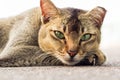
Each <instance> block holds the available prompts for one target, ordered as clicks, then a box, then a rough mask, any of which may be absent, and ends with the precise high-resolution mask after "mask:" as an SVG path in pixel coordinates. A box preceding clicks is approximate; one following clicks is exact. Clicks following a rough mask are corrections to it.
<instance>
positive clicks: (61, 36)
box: [54, 31, 65, 39]
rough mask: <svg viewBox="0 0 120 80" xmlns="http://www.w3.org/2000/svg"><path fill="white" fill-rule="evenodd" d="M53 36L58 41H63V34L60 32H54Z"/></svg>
mask: <svg viewBox="0 0 120 80" xmlns="http://www.w3.org/2000/svg"><path fill="white" fill-rule="evenodd" d="M54 34H55V36H56V37H57V38H59V39H65V36H64V34H63V33H62V32H60V31H54Z"/></svg>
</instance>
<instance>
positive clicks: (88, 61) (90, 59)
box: [76, 55, 98, 66]
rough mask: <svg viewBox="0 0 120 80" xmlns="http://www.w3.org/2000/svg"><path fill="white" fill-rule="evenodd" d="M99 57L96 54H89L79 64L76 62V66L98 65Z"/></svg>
mask: <svg viewBox="0 0 120 80" xmlns="http://www.w3.org/2000/svg"><path fill="white" fill-rule="evenodd" d="M97 60H98V58H97V56H96V55H89V56H86V57H85V58H84V59H82V60H81V61H80V62H79V63H78V64H76V66H80V65H82V66H86V65H87V66H95V65H97V62H98V61H97Z"/></svg>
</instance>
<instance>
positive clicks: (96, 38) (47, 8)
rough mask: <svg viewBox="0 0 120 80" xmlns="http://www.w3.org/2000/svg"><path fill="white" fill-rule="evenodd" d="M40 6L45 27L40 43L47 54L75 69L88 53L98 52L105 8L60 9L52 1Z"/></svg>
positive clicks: (48, 0) (40, 35)
mask: <svg viewBox="0 0 120 80" xmlns="http://www.w3.org/2000/svg"><path fill="white" fill-rule="evenodd" d="M40 6H41V14H42V16H41V22H42V25H41V29H40V31H39V38H38V41H39V46H40V48H41V49H42V50H43V51H45V52H47V53H48V54H52V55H53V56H55V57H57V58H58V59H59V60H61V61H62V62H63V63H64V64H67V65H74V64H76V63H78V62H80V61H81V60H82V59H83V58H84V56H86V55H87V53H89V52H91V51H96V50H98V48H99V43H100V28H101V25H102V22H103V19H104V16H105V13H106V10H105V9H104V8H102V7H96V8H94V9H92V10H90V11H84V10H80V9H74V8H66V9H59V8H56V7H55V5H54V4H53V3H52V2H51V1H50V0H41V5H40Z"/></svg>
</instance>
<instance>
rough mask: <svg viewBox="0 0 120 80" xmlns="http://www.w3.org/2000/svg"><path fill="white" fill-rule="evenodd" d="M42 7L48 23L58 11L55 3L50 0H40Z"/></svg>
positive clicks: (44, 18) (44, 17)
mask: <svg viewBox="0 0 120 80" xmlns="http://www.w3.org/2000/svg"><path fill="white" fill-rule="evenodd" d="M40 7H41V12H42V16H43V21H44V22H45V23H46V22H48V21H49V19H50V18H51V17H54V16H55V15H56V14H57V13H58V11H57V8H56V7H55V5H54V4H53V3H52V2H51V1H50V0H40Z"/></svg>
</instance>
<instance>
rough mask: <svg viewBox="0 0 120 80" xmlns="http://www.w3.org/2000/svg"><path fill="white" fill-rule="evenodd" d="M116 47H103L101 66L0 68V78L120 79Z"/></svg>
mask: <svg viewBox="0 0 120 80" xmlns="http://www.w3.org/2000/svg"><path fill="white" fill-rule="evenodd" d="M118 50H119V47H118V48H114V49H112V48H107V49H103V52H105V54H106V56H107V61H106V63H105V64H104V65H102V66H80V67H75V66H66V67H65V66H64V67H62V66H57V67H55V66H49V67H43V66H42V67H13V68H11V67H9V68H0V80H120V58H119V57H120V54H119V52H118Z"/></svg>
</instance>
